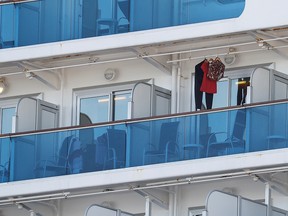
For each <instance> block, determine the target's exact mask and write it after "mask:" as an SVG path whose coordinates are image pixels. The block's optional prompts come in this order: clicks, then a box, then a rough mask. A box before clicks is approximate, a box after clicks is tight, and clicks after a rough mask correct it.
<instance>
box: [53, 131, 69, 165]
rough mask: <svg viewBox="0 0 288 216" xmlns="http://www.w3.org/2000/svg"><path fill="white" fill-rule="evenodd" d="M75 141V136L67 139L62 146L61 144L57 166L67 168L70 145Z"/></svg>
mask: <svg viewBox="0 0 288 216" xmlns="http://www.w3.org/2000/svg"><path fill="white" fill-rule="evenodd" d="M72 139H73V136H72V135H71V136H68V137H66V138H65V139H64V140H63V142H62V144H61V147H60V149H59V154H58V161H57V165H59V166H62V167H64V166H66V165H67V157H68V154H69V146H70V143H71V140H72Z"/></svg>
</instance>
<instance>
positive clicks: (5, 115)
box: [1, 107, 15, 134]
mask: <svg viewBox="0 0 288 216" xmlns="http://www.w3.org/2000/svg"><path fill="white" fill-rule="evenodd" d="M14 115H15V107H11V108H3V109H2V122H1V134H5V133H11V132H12V118H13V116H14Z"/></svg>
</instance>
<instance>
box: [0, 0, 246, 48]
mask: <svg viewBox="0 0 288 216" xmlns="http://www.w3.org/2000/svg"><path fill="white" fill-rule="evenodd" d="M244 6H245V0H145V1H143V0H134V1H133V2H132V1H131V0H99V1H95V0H85V1H83V3H82V4H78V3H77V0H71V1H64V0H42V1H35V2H29V3H22V4H15V5H5V6H0V16H1V19H0V27H1V28H0V38H1V41H0V48H9V47H14V46H26V45H31V44H39V43H47V42H54V41H63V40H72V39H78V38H86V37H95V36H103V35H109V34H119V33H125V32H133V31H140V30H147V29H156V28H162V27H169V26H178V25H184V24H192V23H199V22H207V21H213V20H222V19H229V18H236V17H239V16H240V15H241V13H242V12H243V10H244Z"/></svg>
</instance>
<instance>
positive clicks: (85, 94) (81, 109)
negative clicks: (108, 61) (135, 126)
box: [75, 85, 132, 125]
mask: <svg viewBox="0 0 288 216" xmlns="http://www.w3.org/2000/svg"><path fill="white" fill-rule="evenodd" d="M131 91H132V86H129V85H128V86H127V85H126V86H122V87H120V86H119V87H104V88H97V89H91V90H80V91H77V92H75V94H76V101H77V104H76V110H77V111H76V115H75V117H76V122H75V123H76V124H81V125H85V124H94V123H100V122H107V121H117V120H123V119H128V118H129V116H130V110H129V103H130V101H131Z"/></svg>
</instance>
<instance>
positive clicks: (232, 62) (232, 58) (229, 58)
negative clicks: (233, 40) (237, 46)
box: [224, 55, 236, 65]
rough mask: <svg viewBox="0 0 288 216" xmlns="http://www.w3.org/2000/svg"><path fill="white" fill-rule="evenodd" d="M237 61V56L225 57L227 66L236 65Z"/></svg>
mask: <svg viewBox="0 0 288 216" xmlns="http://www.w3.org/2000/svg"><path fill="white" fill-rule="evenodd" d="M235 60H236V56H235V55H226V56H225V57H224V62H225V63H226V65H232V64H234V62H235Z"/></svg>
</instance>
